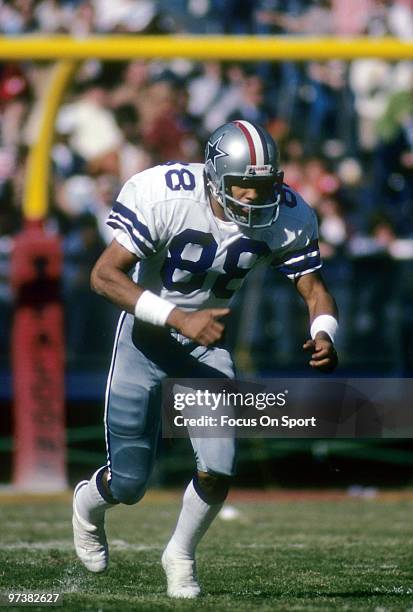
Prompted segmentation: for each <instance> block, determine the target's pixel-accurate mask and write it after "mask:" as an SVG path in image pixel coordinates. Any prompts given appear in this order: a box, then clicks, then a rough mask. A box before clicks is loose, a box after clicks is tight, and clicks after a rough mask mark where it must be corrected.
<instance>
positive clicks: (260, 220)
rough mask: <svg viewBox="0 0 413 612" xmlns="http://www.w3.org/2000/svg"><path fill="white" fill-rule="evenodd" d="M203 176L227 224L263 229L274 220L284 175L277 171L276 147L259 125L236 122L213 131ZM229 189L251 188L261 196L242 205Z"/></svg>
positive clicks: (277, 153) (277, 210) (277, 154)
mask: <svg viewBox="0 0 413 612" xmlns="http://www.w3.org/2000/svg"><path fill="white" fill-rule="evenodd" d="M205 174H206V181H207V187H208V189H209V191H210V193H211V195H212V197H213V198H214V199H215V200H216V201H217V202H218V203H219V204H220V205H221V206H222V207H223V209H224V211H225V216H226V217H227V219H229V220H230V221H234V222H235V223H237V224H238V225H242V226H244V227H250V228H262V227H268V226H270V225H272V224H273V223H274V222H275V221H276V220H277V218H278V214H279V204H280V199H281V185H282V182H283V178H284V173H283V172H282V171H281V170H279V152H278V147H277V145H276V143H275V142H274V140H273V139H272V137H271V136H270V134H269V133H268V132H267V131H266V130H265V129H264V128H262V127H261V126H259V125H257V124H256V123H252V122H251V121H242V120H238V121H232V122H231V123H226V124H225V125H222V126H221V127H219V128H218V129H217V130H215V132H214V133H213V134H212V135H211V136H210V138H209V140H208V143H207V145H206V149H205ZM232 187H241V188H250V187H253V188H255V189H257V191H258V194H259V196H260V197H259V199H258V200H255V201H254V203H248V202H242V201H240V200H237V199H236V198H235V197H234V196H233V192H232Z"/></svg>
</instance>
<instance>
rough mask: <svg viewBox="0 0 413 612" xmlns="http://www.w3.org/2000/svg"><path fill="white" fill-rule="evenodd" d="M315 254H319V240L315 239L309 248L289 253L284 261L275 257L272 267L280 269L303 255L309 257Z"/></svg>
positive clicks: (308, 245)
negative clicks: (279, 267)
mask: <svg viewBox="0 0 413 612" xmlns="http://www.w3.org/2000/svg"><path fill="white" fill-rule="evenodd" d="M314 252H317V253H318V252H319V247H318V239H317V238H315V239H314V240H311V242H309V243H308V244H307V246H305V247H303V248H302V249H297V250H296V251H291V252H290V253H287V254H286V255H285V256H284V259H280V258H277V257H275V258H274V259H273V261H272V264H271V265H273V266H275V267H278V266H280V265H284V264H287V263H288V262H289V261H291V260H293V259H294V260H297V258H298V257H302V256H303V255H309V254H312V253H314Z"/></svg>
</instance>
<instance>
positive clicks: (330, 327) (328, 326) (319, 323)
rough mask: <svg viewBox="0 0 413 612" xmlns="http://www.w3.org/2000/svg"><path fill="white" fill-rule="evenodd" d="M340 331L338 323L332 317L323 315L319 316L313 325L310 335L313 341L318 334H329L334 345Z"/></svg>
mask: <svg viewBox="0 0 413 612" xmlns="http://www.w3.org/2000/svg"><path fill="white" fill-rule="evenodd" d="M337 329H338V321H337V319H335V318H334V317H333V316H332V315H328V314H322V315H318V317H316V318H315V319H314V321H313V322H312V323H311V327H310V334H311V337H312V339H313V340H314V338H315V337H316V335H317V334H318V332H320V331H323V332H325V333H326V334H328V335H329V336H330V338H331V342H333V343H334V338H335V335H336V333H337Z"/></svg>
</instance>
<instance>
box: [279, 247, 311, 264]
mask: <svg viewBox="0 0 413 612" xmlns="http://www.w3.org/2000/svg"><path fill="white" fill-rule="evenodd" d="M319 254H320V251H318V250H317V251H312V253H307V254H306V255H300V256H299V257H292V258H291V259H288V260H287V261H284V265H285V266H289V265H290V264H295V263H297V262H299V261H303V260H304V259H306V258H307V257H316V256H317V255H319Z"/></svg>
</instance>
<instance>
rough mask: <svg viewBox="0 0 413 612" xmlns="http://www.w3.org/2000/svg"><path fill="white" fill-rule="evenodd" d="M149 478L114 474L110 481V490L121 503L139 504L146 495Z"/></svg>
mask: <svg viewBox="0 0 413 612" xmlns="http://www.w3.org/2000/svg"><path fill="white" fill-rule="evenodd" d="M147 483H148V479H147V478H146V477H141V478H122V477H119V476H118V477H116V476H113V477H112V480H111V481H110V492H111V493H112V495H113V497H114V498H115V499H116V500H117V501H118V502H120V503H121V504H127V505H128V506H132V505H133V504H137V503H138V501H140V500H141V499H142V497H143V496H144V495H145V492H146V487H147Z"/></svg>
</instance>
